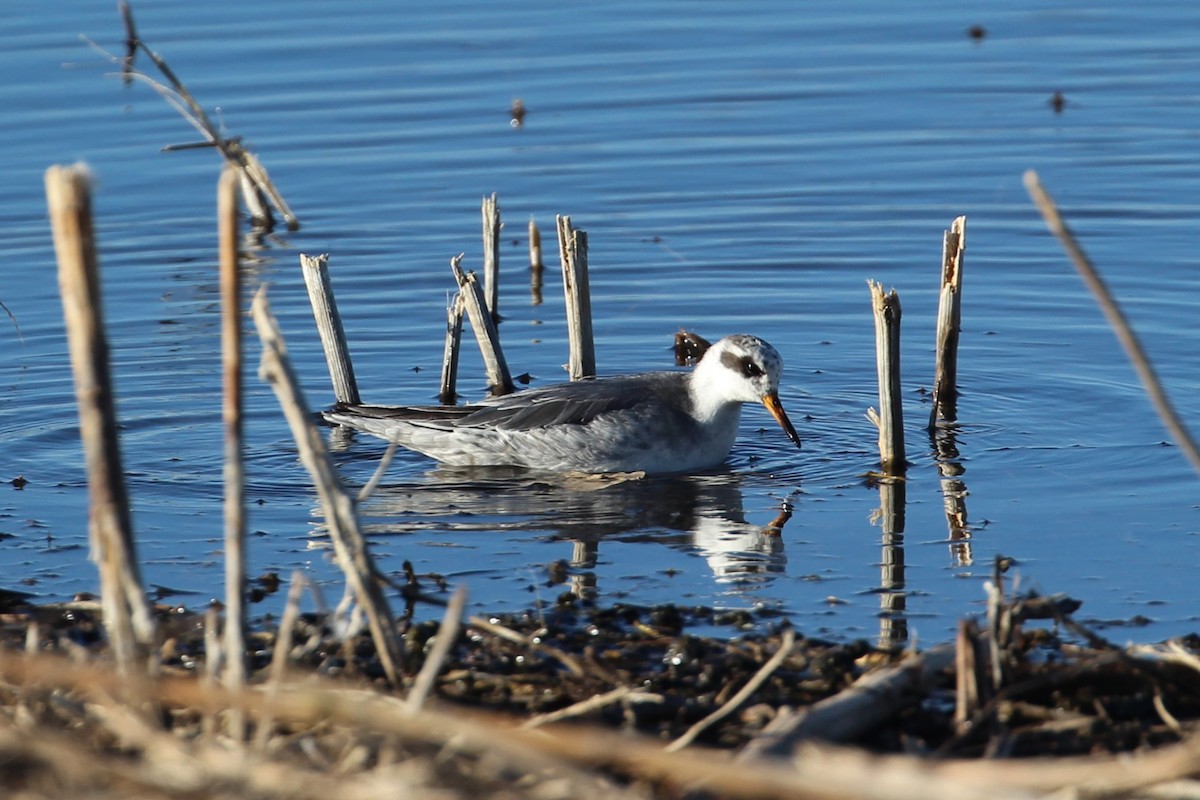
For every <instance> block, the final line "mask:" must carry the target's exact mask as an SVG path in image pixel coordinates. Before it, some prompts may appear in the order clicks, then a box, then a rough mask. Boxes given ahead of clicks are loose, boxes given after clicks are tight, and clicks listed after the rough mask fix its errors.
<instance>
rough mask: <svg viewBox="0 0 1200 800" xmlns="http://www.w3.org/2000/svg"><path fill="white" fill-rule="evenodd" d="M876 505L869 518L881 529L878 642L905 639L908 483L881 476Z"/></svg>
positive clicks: (885, 644)
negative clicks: (905, 535)
mask: <svg viewBox="0 0 1200 800" xmlns="http://www.w3.org/2000/svg"><path fill="white" fill-rule="evenodd" d="M878 486H879V508H878V509H876V511H875V513H874V515H873V518H872V520H871V521H872V522H873V523H878V524H879V526H880V528H882V530H883V534H882V536H881V544H882V546H883V552H882V553H881V555H880V558H879V644H880V646H881V647H888V646H891V645H898V644H903V643H905V642H907V641H908V618H907V616H906V613H905V612H906V611H907V610H908V594H907V593H906V591H905V581H904V516H905V505H906V503H907V495H906V492H907V487H908V484H907V483H905V481H904V479H903V478H894V477H890V476H880V477H879V479H878Z"/></svg>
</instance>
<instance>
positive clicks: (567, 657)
mask: <svg viewBox="0 0 1200 800" xmlns="http://www.w3.org/2000/svg"><path fill="white" fill-rule="evenodd" d="M467 623H468V624H469V625H470V626H471V627H472V628H477V629H479V630H481V631H483V632H484V633H490V634H492V635H493V636H498V637H500V638H501V639H505V640H507V641H510V642H512V643H513V644H519V645H522V646H524V647H527V648H529V650H531V651H532V652H535V653H544V654H545V655H548V656H551V657H553V658H556V659H558V661H559V662H561V663H562V665H563V666H564V667H566V668H567V669H568V670H569V671H570V672H571V674H572V675H574V676H575V677H577V678H582V677H583V676H584V675H585V674H586V673H585V672H584V669H583V666H582V665H581V664H580V663H579V660H578V659H577V658H575V656H573V655H571V654H569V653H566V652H564V651H562V650H559V649H558V648H557V647H551V646H550V645H548V644H542V643H541V642H535V641H533V640H532V639H530V638H529V637H528V636H525V635H523V634H520V633H517V632H516V631H514V630H512V629H511V628H506V627H504V626H503V625H497V624H496V623H494V622H488V621H487V620H486V619H484V618H483V617H470V618H469V619H468V620H467Z"/></svg>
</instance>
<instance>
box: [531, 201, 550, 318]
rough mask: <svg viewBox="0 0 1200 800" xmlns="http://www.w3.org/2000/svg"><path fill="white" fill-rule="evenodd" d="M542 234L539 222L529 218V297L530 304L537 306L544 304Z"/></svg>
mask: <svg viewBox="0 0 1200 800" xmlns="http://www.w3.org/2000/svg"><path fill="white" fill-rule="evenodd" d="M545 269H546V268H545V266H544V265H543V264H542V232H541V231H539V230H538V226H537V222H535V221H534V220H533V218H532V217H530V218H529V295H530V302H531V303H532V304H533V305H535V306H540V305H541V304H542V273H543V272H544V271H545Z"/></svg>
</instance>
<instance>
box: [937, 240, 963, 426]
mask: <svg viewBox="0 0 1200 800" xmlns="http://www.w3.org/2000/svg"><path fill="white" fill-rule="evenodd" d="M966 249H967V218H966V217H957V218H956V219H955V220H954V222H952V223H950V229H949V230H948V231H946V232H945V233H944V234H943V235H942V289H941V293H940V295H939V296H938V316H937V351H936V355H935V359H934V373H933V408H931V409H930V411H929V430H933V429H934V428H936V427H937V421H938V419H942V420H944V421H946V422H954V421H955V420H956V419H957V418H958V410H957V408H956V401H957V400H958V337H959V333H960V332H961V330H962V270H963V253H964V252H965V251H966Z"/></svg>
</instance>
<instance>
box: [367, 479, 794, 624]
mask: <svg viewBox="0 0 1200 800" xmlns="http://www.w3.org/2000/svg"><path fill="white" fill-rule="evenodd" d="M740 484H741V478H740V476H738V475H736V474H734V473H731V472H713V473H707V474H700V475H689V476H661V477H660V476H652V477H643V476H641V474H640V473H634V474H630V475H621V474H617V475H550V474H537V473H531V472H528V471H525V470H521V469H518V468H506V467H493V468H479V467H445V466H442V467H439V468H438V469H436V470H434V471H432V472H430V473H427V474H426V475H425V476H423V479H422V481H421V482H420V483H410V484H405V485H393V486H390V487H380V488H379V489H378V490H377V491H376V493H375V494H374V495H373V496H372V497H371V499H370V501H369V503H368V504H367V505H366V507H365V508H364V509H363V512H362V513H363V515H364V522H365V523H366V530H367V531H368V533H370V534H379V535H384V534H396V533H407V532H417V531H423V532H427V531H431V530H442V531H497V532H520V531H529V532H542V533H548V534H549V535H550V536H551V537H552V538H553V539H554V540H558V541H568V542H571V543H572V552H571V554H570V569H569V570H567V575H568V580H569V581H570V583H571V587H572V591H573V592H574V593H575V594H576V595H578V596H579V597H580V598H582V599H585V600H590V599H593V598H594V597H595V595H596V594H597V592H598V588H597V578H596V572H595V568H596V564H597V558H598V554H599V548H600V545H601V542H603V541H604V540H606V539H607V540H610V541H620V542H622V543H638V542H644V543H647V544H657V545H660V546H661V545H666V546H668V547H672V548H676V549H684V550H687V551H691V552H695V553H696V554H697V555H699V556H701V557H702V558H704V559H705V561H706V562H707V564H708V567H709V569H710V570H711V572H712V575H713V578H714V579H715V580H716V581H717V582H718V583H720V584H728V585H730V587H731V588H732V589H733V590H734V591H745V590H750V589H753V588H754V587H757V586H761V585H763V584H765V583H768V582H770V581H771V580H772V579H773V578H774V577H775V576H777V575H780V574H782V573H784V571H785V569H786V566H787V556H786V554H785V552H784V540H783V537H782V536H781V532H782V528H783V526H784V524H785V523H786V522H787V520H788V519H789V518H790V516H791V510H790V507H789V506H787V505H786V504H785V506H784V508H783V510H782V511H781V513H780V514H779V515H778V516H777V517H776V519H775V520H773V521H772V522H771V523H770V524H769V525H767V526H765V527H764V526H762V525H755V524H752V523H750V522H747V521H746V518H745V514H744V511H743V493H742V489H741V485H740ZM565 555H566V554H565V553H564V556H565ZM621 566H622V565H620V564H618V565H617V567H618V568H620V567H621ZM638 566H639V568H640V567H642V566H644V564H642V563H639V565H638Z"/></svg>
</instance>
